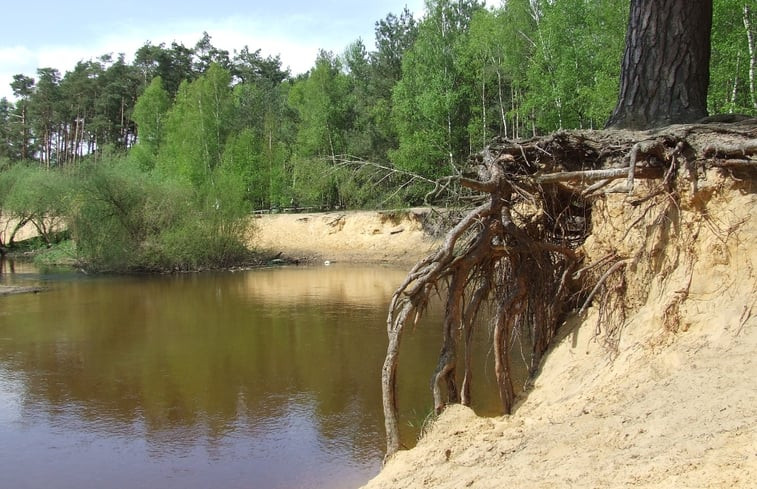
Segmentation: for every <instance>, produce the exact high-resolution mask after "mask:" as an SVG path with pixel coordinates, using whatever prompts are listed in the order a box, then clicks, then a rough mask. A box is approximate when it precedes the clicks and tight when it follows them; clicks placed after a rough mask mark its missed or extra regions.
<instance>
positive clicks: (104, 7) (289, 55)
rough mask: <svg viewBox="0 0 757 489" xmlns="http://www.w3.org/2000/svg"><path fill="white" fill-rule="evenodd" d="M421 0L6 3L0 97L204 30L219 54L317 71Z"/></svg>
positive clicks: (191, 39) (189, 41) (416, 10)
mask: <svg viewBox="0 0 757 489" xmlns="http://www.w3.org/2000/svg"><path fill="white" fill-rule="evenodd" d="M423 4H424V0H370V1H354V0H353V1H350V0H327V1H313V0H286V1H282V0H267V1H260V0H203V1H197V0H181V1H175V0H169V1H162V0H152V1H147V0H130V1H128V2H124V1H118V2H112V1H109V0H99V1H95V0H68V1H61V0H37V1H35V2H31V3H28V4H27V3H25V2H19V1H12V2H10V1H9V2H4V5H3V7H2V17H3V23H2V24H3V26H2V29H0V97H8V99H10V100H13V92H12V90H11V88H10V83H11V81H12V80H13V75H15V74H19V73H22V74H24V75H27V76H31V77H33V78H35V79H36V74H37V68H44V67H52V68H56V69H58V70H59V71H60V73H61V75H63V74H65V72H66V71H70V70H72V69H73V68H74V66H75V65H76V63H77V62H78V61H82V60H83V61H87V60H90V59H97V58H98V57H100V56H101V55H103V54H108V53H112V54H113V55H118V54H119V53H124V54H125V55H126V59H127V62H130V61H131V60H132V56H133V55H134V53H135V52H136V50H137V49H139V47H141V46H142V45H144V44H145V42H147V41H149V42H150V43H152V44H160V43H162V42H164V43H166V45H169V46H170V44H171V43H172V42H173V41H176V42H180V43H183V44H184V45H185V46H187V47H193V46H194V45H195V44H196V43H197V41H198V40H200V39H201V38H202V34H203V32H204V31H207V32H208V34H209V35H210V36H211V42H212V44H213V45H214V46H215V47H217V48H220V49H225V50H228V51H229V53H231V54H233V52H234V50H241V49H242V48H243V47H244V46H245V45H247V46H248V47H249V49H250V50H251V51H254V50H256V49H260V50H261V54H262V55H263V56H264V57H265V56H276V55H279V56H280V57H281V62H282V65H283V67H284V68H286V67H289V68H290V70H291V72H292V74H298V73H303V72H305V71H307V70H309V69H310V68H311V67H312V66H313V65H314V64H315V58H316V55H317V53H318V50H319V49H325V50H327V51H332V52H334V53H342V52H343V51H344V49H345V48H346V47H347V46H348V45H349V44H350V43H352V42H353V41H356V40H357V39H358V38H360V39H362V40H363V42H364V43H365V45H366V47H367V48H368V49H369V50H372V49H373V48H374V27H375V23H376V22H377V21H379V20H381V19H384V18H386V16H387V15H388V14H389V13H394V14H396V15H398V14H400V13H401V12H402V10H403V9H404V7H405V6H407V7H408V9H410V11H411V12H412V13H413V16H414V17H415V18H416V19H419V18H421V17H422V16H423Z"/></svg>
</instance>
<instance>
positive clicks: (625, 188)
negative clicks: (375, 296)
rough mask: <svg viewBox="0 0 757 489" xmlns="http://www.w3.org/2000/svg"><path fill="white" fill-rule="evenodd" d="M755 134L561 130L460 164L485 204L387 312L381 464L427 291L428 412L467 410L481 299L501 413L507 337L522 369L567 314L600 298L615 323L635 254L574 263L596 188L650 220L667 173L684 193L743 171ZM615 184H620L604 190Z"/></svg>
mask: <svg viewBox="0 0 757 489" xmlns="http://www.w3.org/2000/svg"><path fill="white" fill-rule="evenodd" d="M755 136H757V126H755V125H754V124H752V125H749V124H744V123H741V124H739V125H738V126H735V125H734V126H729V125H718V126H710V125H696V126H672V127H670V128H667V129H666V130H658V131H655V132H628V131H584V132H582V131H572V132H558V133H554V134H551V135H549V136H546V137H543V138H536V139H531V140H527V141H506V140H495V141H493V142H492V144H491V145H490V146H489V147H487V148H486V149H485V150H484V151H482V152H481V153H479V154H478V155H476V156H475V157H474V158H473V159H472V161H471V163H472V166H476V167H477V169H478V172H477V175H478V178H475V179H474V178H461V179H460V184H461V185H462V186H463V187H467V188H468V189H472V190H474V191H478V192H481V193H483V194H488V198H487V199H486V203H485V204H483V205H480V206H479V207H476V208H475V209H473V210H471V211H470V212H469V213H468V214H467V215H466V216H464V217H463V218H462V219H461V220H460V221H459V222H458V223H457V224H456V225H455V226H454V227H453V228H452V229H450V231H449V232H448V234H447V236H446V239H445V241H444V243H443V245H442V246H441V247H440V248H439V249H438V250H437V251H436V252H434V253H432V254H431V255H429V256H428V257H426V258H425V259H424V260H422V261H420V262H419V263H417V264H416V265H415V266H414V267H413V268H412V270H411V271H410V273H409V274H408V276H407V277H406V279H405V280H404V282H403V283H402V284H401V285H400V287H399V288H398V289H397V291H396V292H395V293H394V295H393V297H392V300H391V303H390V306H389V314H388V317H387V332H388V339H389V343H388V347H387V354H386V358H385V361H384V365H383V369H382V393H383V406H384V416H385V427H386V435H387V457H389V456H391V455H392V454H394V453H395V452H396V451H397V450H399V448H400V439H399V426H398V399H397V393H396V382H397V368H398V364H399V353H400V343H401V340H402V335H403V332H404V329H405V326H406V325H407V324H408V323H410V322H413V323H415V322H417V320H418V318H419V317H420V315H421V314H422V313H423V311H424V310H425V308H426V307H427V305H428V303H429V300H430V299H431V297H432V296H433V295H435V294H436V293H440V292H442V293H443V295H444V301H445V304H444V308H445V309H444V319H443V324H442V346H441V351H440V353H439V360H438V363H437V366H436V369H435V370H434V373H433V376H432V379H431V391H432V396H433V401H434V410H435V411H436V412H437V413H438V412H440V411H441V410H442V409H443V408H444V406H445V405H446V404H447V403H456V402H462V403H463V404H466V405H468V404H470V403H471V394H470V391H471V389H470V385H471V381H472V372H471V365H472V364H471V356H472V351H471V344H472V338H473V335H474V334H476V330H477V329H480V326H479V325H478V323H479V316H480V314H479V313H480V311H481V310H482V309H483V306H484V304H489V306H490V307H489V310H490V311H494V314H493V317H492V318H491V325H490V328H491V335H490V338H491V342H492V351H493V352H494V370H495V372H494V373H495V376H496V380H497V385H498V390H499V397H500V400H501V403H502V411H503V412H504V413H509V412H510V410H511V409H512V407H513V404H514V401H515V390H514V386H513V380H512V360H511V358H510V350H511V348H512V345H513V343H514V341H516V338H517V337H518V335H524V336H525V337H528V338H529V339H530V344H531V345H532V347H531V352H530V353H531V355H530V364H529V371H530V372H531V373H532V374H533V373H535V372H536V370H537V368H538V366H539V364H540V362H541V359H542V355H543V354H544V352H545V351H546V350H547V348H548V346H549V344H550V341H551V340H552V339H553V337H554V335H555V333H556V331H557V328H558V327H559V326H560V324H561V323H562V322H563V320H564V318H565V316H566V314H567V313H568V312H570V311H572V310H576V309H579V308H580V309H581V310H584V309H586V307H588V305H589V304H590V303H591V302H592V301H600V302H601V303H602V304H604V305H605V306H607V307H603V308H602V310H603V311H604V312H603V313H602V314H600V322H601V321H605V320H607V321H609V317H610V316H613V315H615V316H618V315H619V316H618V317H616V318H615V319H614V322H615V323H618V322H622V321H623V320H624V311H623V305H622V304H621V303H620V302H619V301H618V299H617V297H618V294H617V291H618V290H619V289H622V288H623V287H624V284H625V282H624V273H625V269H626V268H627V265H628V264H631V263H635V262H636V261H637V260H639V259H642V258H641V254H640V253H639V254H636V255H635V256H616V255H608V256H607V257H605V258H606V259H603V260H601V261H600V262H597V263H595V264H592V265H588V266H585V267H583V268H580V266H581V262H582V255H581V253H580V251H579V246H580V245H581V244H582V243H583V242H584V240H585V238H586V237H587V235H588V234H589V233H590V232H591V212H592V202H593V200H594V199H595V198H597V196H599V195H602V194H604V193H606V192H618V191H620V192H627V193H629V198H628V202H629V205H632V206H640V205H642V204H645V205H646V206H647V207H646V208H645V209H644V211H643V214H644V215H647V214H648V213H650V212H652V210H653V209H658V210H660V209H661V210H660V212H659V217H658V218H657V219H656V222H657V224H660V223H661V222H662V220H663V219H667V218H669V215H670V213H671V212H674V211H675V208H676V207H677V205H678V204H677V199H678V198H679V195H678V192H677V190H676V180H677V179H678V178H679V177H683V178H687V179H688V180H689V181H690V182H691V183H692V187H693V189H694V190H696V181H697V178H698V176H699V174H700V173H701V171H702V168H708V167H723V168H726V169H727V171H745V172H747V173H749V172H751V173H754V170H755V169H757V160H755V148H756V147H757V144H755V139H754V138H755ZM734 161H738V164H734V163H733V162H734ZM679 169H683V170H685V171H681V172H679ZM618 179H625V184H624V185H623V184H621V185H617V184H613V182H615V181H616V180H618ZM640 179H646V180H649V179H652V180H655V181H658V182H659V183H658V184H657V185H656V186H653V190H652V191H651V192H649V193H648V194H647V195H644V196H638V195H632V194H633V193H634V184H635V181H636V180H640ZM652 215H654V214H652ZM639 222H640V220H637V221H636V222H634V223H633V224H632V225H631V227H635V226H637V225H638V224H639ZM579 268H580V269H579ZM613 291H615V294H614V295H613ZM613 297H615V299H613ZM613 301H615V302H614V303H613ZM671 311H672V310H671ZM672 312H674V311H672ZM672 312H671V313H672ZM597 327H598V331H599V329H600V328H601V324H598V325H597ZM604 334H605V335H606V336H607V337H608V340H609V341H612V336H613V335H617V334H619V333H618V330H617V329H615V330H612V329H609V330H608V329H605V331H604ZM459 350H462V352H460V351H459ZM460 356H462V359H463V361H462V373H461V375H458V357H460ZM459 376H461V377H462V383H461V384H460V385H459V386H458V377H459Z"/></svg>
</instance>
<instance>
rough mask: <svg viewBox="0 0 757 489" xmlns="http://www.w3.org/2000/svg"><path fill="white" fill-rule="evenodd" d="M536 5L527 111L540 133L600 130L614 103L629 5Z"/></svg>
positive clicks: (618, 1)
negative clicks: (532, 116)
mask: <svg viewBox="0 0 757 489" xmlns="http://www.w3.org/2000/svg"><path fill="white" fill-rule="evenodd" d="M538 3H539V11H538V14H537V32H536V38H535V39H534V42H535V51H534V57H533V59H532V61H531V63H530V64H529V69H528V74H527V77H528V92H527V95H526V100H525V106H526V108H527V110H529V111H531V112H532V113H533V114H534V116H535V123H536V126H537V127H538V128H539V129H541V130H542V131H552V130H555V129H562V128H572V127H576V128H597V127H603V126H604V123H605V121H606V120H607V119H608V118H609V116H610V113H611V112H612V109H613V107H614V104H615V102H616V101H617V91H618V82H617V80H618V79H619V76H620V60H621V58H622V55H623V47H624V39H625V37H624V34H625V28H624V26H625V24H626V22H627V12H628V1H627V0H610V1H599V0H584V1H572V2H548V1H543V2H538Z"/></svg>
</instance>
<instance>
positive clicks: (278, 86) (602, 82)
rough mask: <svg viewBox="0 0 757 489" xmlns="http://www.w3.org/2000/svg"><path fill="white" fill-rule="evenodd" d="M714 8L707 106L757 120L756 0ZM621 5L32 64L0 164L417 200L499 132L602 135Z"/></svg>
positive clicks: (515, 7)
mask: <svg viewBox="0 0 757 489" xmlns="http://www.w3.org/2000/svg"><path fill="white" fill-rule="evenodd" d="M714 3H715V16H714V23H713V38H712V47H713V51H712V63H711V85H710V92H709V110H710V113H722V112H739V113H746V114H757V102H756V101H755V81H754V76H755V75H754V69H755V52H754V46H753V45H752V46H751V49H750V45H749V44H750V39H751V40H752V44H753V43H754V39H755V37H757V36H755V34H756V33H755V27H754V26H755V24H757V22H756V19H755V13H754V12H752V11H751V9H750V4H751V3H752V2H751V1H750V0H715V2H714ZM628 11H629V1H628V0H508V1H507V2H503V5H502V6H501V7H499V8H485V7H484V6H483V5H482V4H481V3H479V2H478V1H476V0H460V1H451V0H429V1H427V3H426V13H425V15H424V16H423V18H421V19H415V18H413V16H412V14H411V13H410V12H409V11H408V10H407V9H406V10H405V11H403V12H402V13H400V14H399V15H395V14H389V15H387V16H386V17H385V18H384V19H382V20H379V21H378V22H376V25H375V50H373V51H369V50H368V49H367V48H366V45H365V43H364V42H363V41H362V40H356V41H355V42H353V43H352V44H350V45H349V46H347V47H346V49H345V50H344V52H343V53H340V54H335V53H331V52H326V51H321V52H320V53H319V55H318V56H317V59H316V60H315V63H314V66H313V67H312V68H311V69H310V70H309V71H308V72H307V73H305V74H302V75H297V76H293V75H292V74H291V73H289V72H288V71H287V70H286V69H283V68H282V65H281V60H280V59H279V57H278V56H275V57H271V56H268V57H264V56H262V55H261V52H260V50H251V49H250V48H248V47H247V46H245V47H243V48H241V49H240V50H238V51H237V50H234V52H233V53H229V52H228V51H225V50H221V49H218V48H216V47H214V46H213V44H212V39H211V37H210V35H208V34H205V35H204V36H203V38H202V39H200V40H199V41H198V42H197V44H196V45H195V46H193V47H186V46H184V45H182V44H178V43H172V44H171V45H170V46H167V45H165V44H160V45H152V44H150V43H147V44H145V45H144V46H142V47H141V48H139V50H137V52H136V53H134V55H133V56H132V58H133V61H131V62H127V61H126V59H127V57H126V56H125V55H124V54H119V55H117V56H113V55H110V54H109V55H104V56H101V57H100V58H98V59H96V60H89V61H81V62H79V63H78V64H77V65H76V66H75V67H74V68H73V69H72V70H71V71H68V72H66V73H64V74H61V73H59V72H58V71H57V70H54V69H52V68H40V69H39V70H37V74H36V76H27V75H24V74H19V75H16V76H15V77H14V81H13V83H12V84H11V87H12V89H13V93H14V94H15V97H16V99H15V100H14V101H9V100H7V99H2V100H0V167H10V166H12V165H13V163H15V162H19V161H24V162H26V163H27V164H29V163H30V162H31V165H32V166H33V167H34V168H44V169H52V168H56V169H62V170H64V173H66V174H67V177H68V178H75V179H84V178H90V179H91V175H89V173H91V172H95V171H96V169H97V171H98V172H100V173H102V172H103V169H102V168H100V167H102V166H109V167H116V168H117V169H113V170H112V171H114V172H115V171H120V172H127V173H128V175H129V176H128V178H127V180H128V181H132V179H134V181H135V182H136V181H138V180H139V178H142V177H143V178H144V179H148V178H149V179H151V181H152V182H153V183H154V182H161V183H160V185H170V186H171V189H173V190H172V191H175V192H179V193H181V192H184V193H187V192H191V193H194V194H195V197H196V198H199V197H197V196H202V197H201V198H202V200H203V204H202V205H201V207H202V208H204V209H213V208H215V207H218V206H220V205H221V204H220V202H221V201H222V200H224V199H227V200H228V199H231V198H232V197H233V198H234V199H237V198H238V199H239V201H240V202H242V203H243V207H244V208H245V210H246V211H248V212H249V210H250V209H253V208H254V209H268V208H276V207H289V206H291V205H293V204H297V205H300V206H336V205H339V206H349V207H370V206H372V207H377V206H390V205H407V204H417V203H419V202H421V201H422V200H423V198H424V196H426V195H427V194H428V191H429V190H430V188H432V182H433V181H434V180H435V179H437V178H439V177H441V176H446V175H455V174H458V173H460V172H461V171H462V169H463V166H464V164H465V161H466V160H467V158H468V156H469V155H470V154H471V153H472V152H475V151H478V150H479V149H481V148H482V147H483V146H484V145H486V143H487V142H488V141H489V140H491V138H493V137H495V136H501V137H505V138H519V137H528V136H531V135H534V134H539V133H546V132H549V131H553V130H556V129H560V128H565V129H569V128H600V127H602V126H603V125H604V123H605V121H606V120H607V118H608V117H609V115H610V112H611V111H612V108H613V106H614V104H615V102H616V98H617V91H618V79H619V73H620V60H621V57H622V54H623V47H624V37H625V29H626V23H627V20H628ZM749 34H751V37H750V36H749ZM103 160H107V162H106V163H103ZM98 168H99V169H98ZM88 172H89V173H88ZM48 173H50V172H48ZM53 173H56V172H53ZM140 175H141V176H142V177H140ZM6 180H7V178H6ZM145 181H147V180H145ZM168 182H170V183H168ZM0 183H2V182H0ZM224 185H232V186H233V187H234V188H233V189H231V188H224V187H223V186H224ZM0 187H1V186H0ZM5 187H6V189H8V188H11V187H12V186H11V185H10V184H8V183H7V182H6V185H5ZM179 189H182V190H180V191H179ZM7 192H8V191H7V190H6V195H7ZM169 194H170V192H169ZM159 195H160V192H158V194H156V196H159ZM182 195H183V194H182ZM0 199H3V195H2V188H0ZM79 199H83V197H82V196H81V195H80V196H79ZM79 202H81V200H79ZM198 202H199V201H198ZM0 205H3V201H2V200H0ZM197 205H199V204H197ZM4 207H6V208H7V205H5V206H4ZM158 207H159V206H158ZM145 212H158V211H157V210H156V209H155V208H153V209H152V211H148V210H145ZM175 212H178V210H175Z"/></svg>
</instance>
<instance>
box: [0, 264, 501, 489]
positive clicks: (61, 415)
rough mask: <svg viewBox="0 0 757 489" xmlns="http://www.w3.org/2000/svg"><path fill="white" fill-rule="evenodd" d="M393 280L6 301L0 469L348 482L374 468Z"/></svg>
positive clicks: (307, 275) (416, 342)
mask: <svg viewBox="0 0 757 489" xmlns="http://www.w3.org/2000/svg"><path fill="white" fill-rule="evenodd" d="M17 270H18V269H17ZM33 275H34V274H33V272H29V271H24V272H23V273H21V274H18V275H16V276H15V277H14V276H13V274H10V273H7V272H6V273H4V274H2V275H0V281H2V282H3V283H8V282H10V281H16V282H18V281H27V280H32V278H33ZM404 276H405V272H404V271H403V270H396V269H391V268H381V267H370V268H364V267H347V266H336V267H319V268H304V269H303V268H289V269H277V270H257V271H250V272H242V273H218V274H201V275H183V276H166V277H97V278H83V277H81V276H79V278H78V279H76V280H71V279H70V277H69V278H68V279H67V280H58V281H55V280H53V281H52V282H49V284H50V285H52V289H51V290H49V291H47V292H45V293H42V294H36V295H20V296H11V297H4V298H0V403H1V404H2V405H1V406H0V440H2V441H1V442H0V471H1V473H3V475H4V479H5V480H6V481H8V483H10V486H9V487H24V486H27V487H39V486H43V485H50V486H55V487H81V486H92V485H93V484H92V483H93V482H96V484H95V485H96V486H97V487H137V486H145V487H150V486H152V487H165V488H169V487H182V488H185V487H210V486H214V487H270V488H274V487H287V488H293V487H337V488H338V487H354V486H357V485H359V484H360V483H361V482H364V481H365V480H367V479H368V478H369V477H370V476H371V475H372V474H374V473H375V472H377V471H378V468H379V464H380V459H381V450H382V448H383V420H382V417H381V398H380V386H379V372H380V366H381V363H382V361H383V356H384V351H385V345H386V336H385V323H384V321H385V314H386V307H387V303H388V301H389V298H390V296H391V293H392V292H393V290H394V288H395V287H396V286H397V284H398V283H399V282H400V281H401V280H402V279H403V278H404ZM38 278H43V279H44V277H38ZM46 280H48V281H49V280H50V279H49V278H48V279H46ZM426 321H427V324H423V325H421V327H420V328H418V330H417V332H416V334H413V335H411V336H410V337H409V338H408V341H407V342H406V344H405V345H404V351H403V359H402V364H401V366H400V368H401V369H402V370H407V371H413V372H417V373H418V375H414V376H412V378H410V377H409V376H406V377H405V381H404V383H403V384H401V385H400V386H399V389H400V392H399V395H400V399H401V402H402V404H403V406H404V410H405V413H406V414H405V416H406V419H405V420H404V426H405V428H406V430H407V432H406V433H405V437H406V439H407V443H408V444H411V443H412V441H413V437H414V436H415V434H416V433H415V431H414V428H412V427H411V426H410V425H411V424H412V425H414V426H418V425H419V424H420V422H421V421H422V418H423V417H424V416H425V414H426V413H427V412H428V411H429V409H430V399H429V396H428V378H429V377H430V373H431V369H432V368H433V365H434V361H435V357H436V354H437V352H438V344H439V343H438V342H439V340H438V326H435V325H434V323H435V322H438V314H435V313H434V312H432V313H431V314H430V315H429V316H428V318H427V320H426ZM480 356H481V357H485V355H480ZM485 380H486V379H482V380H481V381H479V382H482V381H485ZM491 392H494V390H493V389H492V390H491ZM474 394H475V392H474ZM494 403H495V401H494V400H493V399H491V397H489V398H483V401H482V407H483V408H484V409H485V410H486V409H489V408H490V407H491V406H492V405H493V404H494ZM40 462H42V463H40ZM35 467H36V468H35ZM39 467H44V468H43V469H40V468H39Z"/></svg>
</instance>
